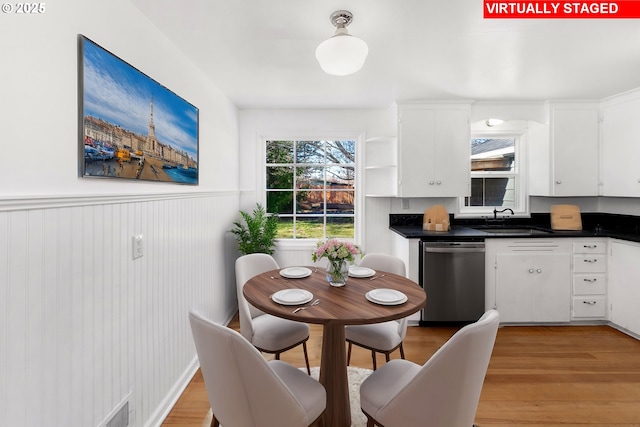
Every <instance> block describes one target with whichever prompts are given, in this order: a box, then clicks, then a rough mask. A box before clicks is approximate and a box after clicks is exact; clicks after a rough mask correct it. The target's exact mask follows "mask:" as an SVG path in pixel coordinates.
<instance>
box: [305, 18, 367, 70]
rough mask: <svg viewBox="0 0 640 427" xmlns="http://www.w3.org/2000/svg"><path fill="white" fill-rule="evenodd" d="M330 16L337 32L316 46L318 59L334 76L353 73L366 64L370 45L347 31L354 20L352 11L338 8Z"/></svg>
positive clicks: (321, 65)
mask: <svg viewBox="0 0 640 427" xmlns="http://www.w3.org/2000/svg"><path fill="white" fill-rule="evenodd" d="M329 18H330V20H331V23H332V24H333V25H335V27H336V33H335V35H334V36H333V37H331V38H329V39H327V40H325V41H323V42H322V43H320V45H319V46H318V47H317V48H316V59H317V60H318V62H319V63H320V67H321V68H322V70H323V71H324V72H325V73H327V74H331V75H334V76H346V75H349V74H353V73H355V72H356V71H358V70H359V69H360V68H362V66H363V65H364V61H365V60H366V59H367V54H368V53H369V47H368V46H367V44H366V43H365V42H364V41H363V40H362V39H359V38H358V37H354V36H352V35H350V34H349V33H348V32H347V25H349V24H350V23H351V21H352V20H353V14H352V13H351V12H349V11H348V10H338V11H337V12H333V13H332V14H331V16H330V17H329Z"/></svg>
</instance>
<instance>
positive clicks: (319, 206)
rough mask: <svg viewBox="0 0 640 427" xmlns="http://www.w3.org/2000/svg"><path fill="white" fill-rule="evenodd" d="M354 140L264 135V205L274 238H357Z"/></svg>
mask: <svg viewBox="0 0 640 427" xmlns="http://www.w3.org/2000/svg"><path fill="white" fill-rule="evenodd" d="M355 158H356V141H355V140H313V141H300V140H288V141H283V140H267V141H266V180H265V181H266V182H265V184H266V198H267V202H266V206H267V212H269V213H272V214H276V215H277V216H278V218H279V225H278V233H277V237H278V238H288V239H325V238H331V237H339V238H347V239H353V238H355V213H356V212H355V196H356V194H355V193H356V191H355V189H356V185H355V184H356V163H355Z"/></svg>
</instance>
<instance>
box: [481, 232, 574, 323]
mask: <svg viewBox="0 0 640 427" xmlns="http://www.w3.org/2000/svg"><path fill="white" fill-rule="evenodd" d="M486 244H487V246H486V254H487V284H488V289H487V290H488V292H489V295H490V296H489V298H488V299H487V301H486V303H487V306H489V307H490V306H493V307H495V308H496V309H497V310H498V311H499V312H500V321H501V322H505V323H510V322H513V323H531V322H552V323H557V322H569V320H570V318H571V312H570V305H571V256H572V253H571V242H570V241H562V240H557V241H551V240H546V239H518V240H502V239H495V240H493V239H487V242H486ZM491 288H493V289H491ZM492 291H493V292H492ZM492 296H493V298H494V300H493V301H490V298H491V297H492Z"/></svg>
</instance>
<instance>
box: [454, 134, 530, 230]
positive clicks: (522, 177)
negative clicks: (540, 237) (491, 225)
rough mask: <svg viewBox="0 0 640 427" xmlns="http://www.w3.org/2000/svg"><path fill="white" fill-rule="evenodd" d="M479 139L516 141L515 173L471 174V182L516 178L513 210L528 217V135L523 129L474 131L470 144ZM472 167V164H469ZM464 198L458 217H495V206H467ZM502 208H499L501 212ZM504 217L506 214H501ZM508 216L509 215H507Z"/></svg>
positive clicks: (460, 199) (460, 203)
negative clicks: (480, 179) (474, 180)
mask: <svg viewBox="0 0 640 427" xmlns="http://www.w3.org/2000/svg"><path fill="white" fill-rule="evenodd" d="M479 138H513V139H515V160H514V162H515V163H514V171H513V172H502V171H490V172H471V177H470V180H471V179H473V178H478V177H487V178H499V177H512V176H515V182H516V188H515V192H516V197H515V206H514V207H513V208H511V209H512V210H513V213H514V216H520V217H528V216H530V213H529V189H528V181H529V180H528V177H527V168H526V164H527V155H526V153H527V150H526V146H527V143H526V141H527V133H526V131H524V130H522V129H518V130H513V129H512V130H509V129H504V130H475V131H474V130H472V131H471V135H470V138H469V143H471V140H472V139H479ZM469 167H471V162H469ZM469 191H471V181H469ZM464 199H465V198H464V197H459V198H458V215H456V216H457V217H461V218H464V217H478V216H482V217H491V218H492V217H493V209H494V208H495V206H465V205H464ZM500 209H502V208H499V209H498V210H500ZM501 215H504V214H501ZM507 215H508V214H507Z"/></svg>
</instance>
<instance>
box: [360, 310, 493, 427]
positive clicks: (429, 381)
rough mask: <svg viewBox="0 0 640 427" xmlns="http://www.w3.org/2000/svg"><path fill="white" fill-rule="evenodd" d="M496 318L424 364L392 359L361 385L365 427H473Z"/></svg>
mask: <svg viewBox="0 0 640 427" xmlns="http://www.w3.org/2000/svg"><path fill="white" fill-rule="evenodd" d="M499 322H500V316H499V315H498V312H497V311H495V310H489V311H487V312H486V313H485V314H484V315H483V316H482V317H481V318H480V320H478V321H477V322H475V323H472V324H470V325H467V326H465V327H463V328H462V329H460V330H459V331H458V332H456V333H455V334H454V335H453V336H452V337H451V338H450V339H449V341H447V342H446V343H445V344H444V345H443V346H442V347H440V348H439V349H438V351H436V352H435V353H434V354H433V356H431V358H430V359H429V360H428V361H427V362H426V363H425V364H424V365H422V366H421V365H417V364H415V363H413V362H410V361H408V360H399V359H398V360H392V361H390V362H389V363H387V364H385V365H384V366H383V367H381V368H380V369H378V370H377V371H375V372H374V373H372V374H371V375H370V376H369V377H368V378H367V379H366V380H365V381H364V382H363V383H362V385H361V386H360V407H361V409H362V412H364V414H365V415H366V416H367V427H373V426H375V425H376V424H377V425H383V426H403V427H442V426H447V427H471V426H473V422H474V418H475V414H476V410H477V408H478V402H479V400H480V393H481V392H482V385H483V383H484V378H485V375H486V372H487V368H488V366H489V360H490V358H491V353H492V351H493V345H494V343H495V339H496V334H497V331H498V326H499Z"/></svg>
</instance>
